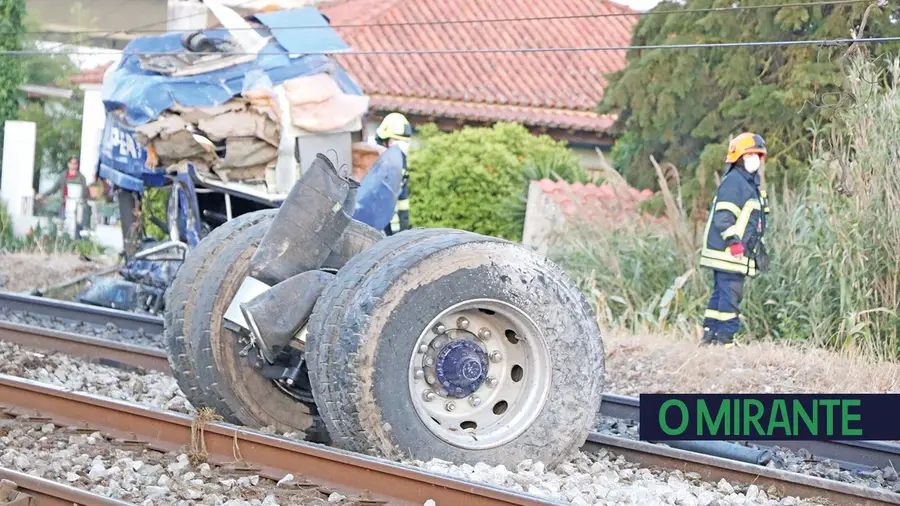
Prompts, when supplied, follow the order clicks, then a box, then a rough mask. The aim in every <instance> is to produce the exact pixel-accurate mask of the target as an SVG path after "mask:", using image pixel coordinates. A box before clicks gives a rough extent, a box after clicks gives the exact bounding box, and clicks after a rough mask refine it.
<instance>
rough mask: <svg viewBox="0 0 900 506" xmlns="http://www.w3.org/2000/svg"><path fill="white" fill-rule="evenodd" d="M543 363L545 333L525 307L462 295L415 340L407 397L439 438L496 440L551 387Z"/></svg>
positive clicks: (489, 444)
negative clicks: (468, 297) (466, 299)
mask: <svg viewBox="0 0 900 506" xmlns="http://www.w3.org/2000/svg"><path fill="white" fill-rule="evenodd" d="M485 331H487V332H485ZM473 345H474V346H473ZM479 350H480V351H479ZM485 362H486V363H485ZM550 364H551V362H550V353H549V351H548V349H547V344H546V342H545V337H544V335H543V333H542V332H541V331H540V330H539V329H538V327H537V325H536V324H535V323H534V321H533V320H532V319H531V318H530V317H528V315H526V314H525V312H524V311H522V310H521V309H519V308H517V307H515V306H513V305H511V304H509V303H507V302H503V301H499V300H495V299H473V300H468V301H465V302H462V303H459V304H456V305H454V306H452V307H450V308H447V309H445V310H444V311H442V312H441V313H440V314H439V315H438V316H436V317H435V318H434V319H433V320H432V321H431V322H430V323H429V325H428V326H427V327H426V329H425V330H424V331H423V332H422V333H421V334H420V335H419V338H418V339H417V340H416V343H415V346H414V347H413V350H412V355H411V357H410V360H409V369H408V371H407V377H408V385H409V394H410V399H411V400H412V404H413V406H414V408H415V411H416V414H417V415H418V417H419V420H420V421H421V422H422V423H423V424H424V425H425V426H426V427H427V428H428V430H429V431H431V433H432V434H434V435H435V436H437V437H438V438H440V439H441V440H443V441H445V442H447V443H450V444H451V445H453V446H457V447H459V448H463V449H468V450H485V449H489V448H495V447H497V446H501V445H504V444H506V443H508V442H510V441H512V440H513V439H515V438H517V437H519V436H520V435H522V433H524V432H525V431H526V430H527V429H528V428H529V427H530V426H531V425H532V424H533V423H534V421H535V420H536V419H537V417H538V415H539V414H540V412H541V410H542V409H543V407H544V404H545V403H546V401H547V398H548V397H549V393H550V383H551V378H552V374H551V372H552V370H551V365H550ZM479 380H480V381H479ZM454 390H455V391H454Z"/></svg>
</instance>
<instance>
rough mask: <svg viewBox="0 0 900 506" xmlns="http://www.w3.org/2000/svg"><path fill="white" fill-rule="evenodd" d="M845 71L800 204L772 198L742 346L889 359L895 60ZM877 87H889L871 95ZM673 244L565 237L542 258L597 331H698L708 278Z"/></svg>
mask: <svg viewBox="0 0 900 506" xmlns="http://www.w3.org/2000/svg"><path fill="white" fill-rule="evenodd" d="M852 62H853V63H852V65H851V66H850V75H849V76H848V78H847V79H846V82H845V95H846V96H845V98H844V100H845V101H846V102H847V103H848V106H847V107H845V108H843V109H841V110H839V111H837V113H836V119H835V125H834V127H835V129H834V130H833V131H832V133H831V135H830V137H829V138H827V139H819V140H818V141H817V156H816V158H815V159H814V160H813V161H812V162H811V164H810V170H809V173H808V174H809V175H808V180H807V181H806V182H805V184H804V186H803V187H802V188H800V189H799V190H798V191H797V192H791V191H787V190H781V191H776V189H773V188H771V187H770V188H769V193H770V208H771V210H772V212H771V215H770V219H769V225H770V228H769V231H768V233H767V244H768V245H769V250H770V254H771V256H772V270H771V271H769V272H767V273H764V274H763V275H762V276H760V277H759V278H756V279H754V280H751V281H749V282H748V285H747V290H746V298H745V300H744V303H743V304H742V313H743V318H744V327H743V328H744V330H745V331H746V333H747V334H748V335H750V336H759V337H761V336H772V337H775V338H781V339H788V340H806V341H810V342H811V343H814V344H818V345H823V346H827V347H833V348H841V347H847V346H853V347H857V348H862V349H865V350H867V351H869V352H872V353H874V354H876V355H878V356H881V357H887V358H892V359H896V358H900V336H898V331H900V316H898V314H900V284H898V281H897V272H898V270H900V255H898V253H897V245H898V244H900V177H898V174H897V169H896V153H897V152H896V139H897V138H898V137H900V122H898V121H897V120H896V118H897V117H898V114H900V87H898V84H900V83H898V82H897V80H898V79H900V60H893V61H892V62H891V64H890V67H891V68H890V69H888V72H884V71H883V70H882V71H879V70H878V69H877V68H876V65H875V64H874V63H872V62H869V61H865V60H861V59H857V60H853V61H852ZM885 74H888V75H890V76H891V77H890V79H888V78H885ZM886 79H888V80H889V81H890V84H889V85H887V86H886V88H881V87H879V86H880V84H881V83H883V82H884V81H885V80H886ZM875 125H878V127H877V128H876V127H875ZM712 186H714V185H712ZM669 214H670V215H671V213H669ZM679 219H681V220H684V219H685V218H684V216H683V215H682V216H680V217H679ZM682 225H685V226H686V225H687V224H686V223H685V224H682ZM685 226H682V228H681V230H684V229H685ZM676 237H677V236H676ZM674 243H675V244H678V243H679V241H677V240H676V241H674ZM672 244H673V241H672V235H671V234H666V233H663V232H661V231H659V230H651V229H634V230H631V231H629V232H628V233H624V232H610V231H605V230H603V229H600V228H596V227H595V228H591V229H589V230H580V231H578V232H577V233H574V234H571V237H570V238H569V239H568V240H567V241H566V243H564V244H561V245H560V246H558V247H557V248H556V249H555V250H553V251H552V252H551V258H553V259H554V260H556V261H557V262H559V263H560V264H562V265H563V267H564V268H566V269H567V270H568V272H569V273H570V274H571V275H572V276H573V277H575V278H576V279H577V280H578V281H579V282H580V284H581V286H582V287H583V289H584V290H585V291H586V292H588V293H589V294H590V295H591V296H592V298H593V300H595V301H596V304H597V307H598V314H599V316H600V318H601V319H602V320H603V323H604V324H607V325H611V326H626V327H629V328H632V329H636V330H637V329H641V330H661V329H663V328H672V327H676V328H682V330H695V329H696V326H697V325H700V324H701V322H702V318H703V309H704V308H705V306H706V303H707V301H708V297H709V294H710V288H711V280H710V278H711V275H710V274H709V271H707V270H706V269H703V270H700V271H696V270H694V268H693V267H694V266H696V265H697V262H698V260H699V255H698V252H699V251H698V250H699V247H700V245H699V244H695V246H696V248H695V249H694V251H691V252H688V251H687V249H686V248H683V247H682V248H675V247H673V246H672Z"/></svg>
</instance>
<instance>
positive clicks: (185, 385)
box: [163, 209, 278, 422]
mask: <svg viewBox="0 0 900 506" xmlns="http://www.w3.org/2000/svg"><path fill="white" fill-rule="evenodd" d="M277 211H278V210H277V209H266V210H263V211H257V212H253V213H247V214H244V215H241V216H238V217H237V218H235V219H233V220H230V221H228V222H226V223H224V224H223V225H222V226H220V227H218V228H216V229H215V230H213V231H212V232H211V233H210V234H209V235H208V236H207V237H206V238H205V239H204V240H203V241H200V244H198V245H197V247H196V248H194V249H193V250H191V251H189V252H188V254H187V257H186V258H185V261H184V263H183V264H181V267H179V268H178V273H177V274H176V275H175V279H174V280H173V281H172V284H171V285H170V286H169V289H168V290H166V308H167V311H165V315H164V318H163V322H164V328H165V330H164V335H165V343H166V348H167V352H168V356H169V364H170V365H171V367H172V372H173V375H174V376H175V380H176V381H177V382H178V386H179V388H181V391H182V392H183V393H184V395H185V397H186V398H187V400H188V401H189V402H190V403H191V404H192V405H193V406H194V407H196V408H198V409H199V408H202V407H211V408H213V409H216V410H217V411H218V412H221V410H222V409H223V408H224V406H211V405H209V403H207V402H206V400H205V399H204V398H203V396H202V395H201V394H200V391H201V390H200V383H199V381H198V380H197V375H196V371H195V366H194V363H193V362H192V360H191V353H190V344H191V343H190V340H189V339H187V338H186V337H185V329H190V326H191V315H192V309H193V306H192V305H191V304H188V299H189V297H190V296H191V294H192V293H193V292H194V291H195V287H196V285H197V284H198V283H199V282H200V280H201V279H202V278H203V276H204V273H205V272H206V268H207V267H208V266H209V264H210V261H211V260H212V259H213V258H215V257H216V256H217V255H218V254H219V252H220V251H221V250H222V248H223V247H225V245H227V244H229V243H230V242H231V240H232V239H233V238H234V236H235V235H236V234H238V233H239V232H242V231H244V230H246V229H247V228H248V227H251V226H253V225H255V224H257V223H259V222H260V221H267V222H268V221H271V220H272V218H274V216H275V213H276V212H277ZM230 421H232V422H234V420H230Z"/></svg>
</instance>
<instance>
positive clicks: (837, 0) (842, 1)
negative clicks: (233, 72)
mask: <svg viewBox="0 0 900 506" xmlns="http://www.w3.org/2000/svg"><path fill="white" fill-rule="evenodd" d="M250 1H253V0H248V1H246V2H242V3H241V4H238V5H243V4H246V3H249V2H250ZM872 2H873V0H829V1H821V2H815V1H807V2H795V3H781V4H769V5H738V6H733V7H708V8H702V9H669V10H662V11H645V12H610V13H597V14H570V15H557V16H534V17H509V18H485V19H448V20H431V21H397V22H390V23H349V24H333V25H326V26H320V25H301V26H285V27H278V30H313V29H319V30H321V29H323V28H391V27H404V26H442V25H465V24H482V23H516V22H525V21H570V20H578V19H597V18H618V17H643V16H654V15H668V14H698V13H720V12H739V11H750V10H762V9H781V8H791V7H820V6H832V5H849V4H864V3H872ZM185 17H190V16H185ZM177 19H180V18H172V19H170V20H168V21H174V20H177ZM160 23H162V22H156V23H152V24H149V25H143V26H139V27H135V28H129V29H126V30H92V31H83V32H60V31H33V32H25V34H26V35H69V34H71V35H84V34H126V35H129V34H133V32H141V33H167V30H161V29H156V30H143V29H142V28H145V27H149V26H155V25H158V24H160ZM232 30H256V28H252V27H251V28H238V29H234V28H232ZM0 35H3V33H2V32H0Z"/></svg>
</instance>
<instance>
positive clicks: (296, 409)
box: [189, 219, 380, 442]
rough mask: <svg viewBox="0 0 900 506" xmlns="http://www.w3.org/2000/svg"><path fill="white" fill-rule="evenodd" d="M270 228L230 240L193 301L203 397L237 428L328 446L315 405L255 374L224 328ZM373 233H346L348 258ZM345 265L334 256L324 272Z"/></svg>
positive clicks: (364, 229) (261, 226)
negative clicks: (297, 436) (271, 429)
mask: <svg viewBox="0 0 900 506" xmlns="http://www.w3.org/2000/svg"><path fill="white" fill-rule="evenodd" d="M270 225H271V220H268V219H264V220H261V221H260V222H259V223H256V224H254V225H251V226H250V227H247V228H245V229H243V230H241V231H239V232H237V233H235V234H234V235H233V236H231V238H230V240H229V242H228V243H227V244H224V245H223V246H222V248H221V249H220V250H219V251H218V253H217V254H216V255H215V256H214V258H213V259H212V260H211V261H210V262H209V264H208V266H207V268H206V269H205V270H204V272H203V274H202V277H201V279H199V280H198V281H197V282H196V286H195V290H194V292H193V295H192V296H191V300H190V303H191V304H192V305H193V318H192V319H191V323H190V333H189V336H190V340H191V344H190V347H189V351H190V355H191V362H192V364H193V365H194V366H195V370H196V376H197V380H198V383H199V385H200V393H199V396H200V398H202V399H203V400H204V401H205V402H206V403H207V404H208V405H211V406H215V407H216V410H217V412H218V413H219V414H221V415H222V416H223V417H224V418H225V419H226V420H228V421H231V422H232V423H239V424H242V425H249V426H253V427H267V426H271V427H274V428H275V429H276V430H277V431H280V432H301V433H303V434H304V436H305V438H306V439H307V440H310V441H317V442H328V441H329V439H328V433H327V431H326V430H325V427H324V425H323V424H322V422H321V419H319V418H318V416H317V410H316V407H315V404H314V403H312V402H307V403H304V402H300V401H298V400H296V399H295V398H292V397H289V396H288V395H287V394H286V393H285V392H283V391H282V390H281V389H280V388H279V387H278V386H277V385H276V384H275V383H274V382H272V381H271V380H268V379H266V378H264V377H263V376H262V375H260V374H259V373H258V372H257V371H256V370H255V369H253V368H252V367H251V365H250V363H249V360H248V358H249V357H241V356H239V352H240V351H241V350H242V349H243V348H244V347H245V346H246V344H247V343H246V342H244V341H242V340H241V339H240V336H239V335H238V334H236V333H235V332H233V331H231V330H230V329H228V328H226V325H225V319H224V314H225V311H226V310H227V308H228V306H229V304H230V303H231V300H232V299H233V297H234V295H235V294H236V293H237V290H238V288H239V287H240V285H241V283H242V282H243V280H244V279H245V278H246V276H247V275H248V274H249V273H250V259H251V258H252V256H253V254H254V253H255V252H256V249H257V247H258V246H259V243H260V241H261V240H262V238H263V237H264V236H265V233H266V231H267V230H268V227H269V226H270ZM373 231H374V229H371V227H368V226H366V225H364V224H362V223H359V222H354V223H353V224H352V226H351V227H348V229H347V231H346V232H345V233H346V234H350V235H351V237H349V238H348V239H350V240H351V242H352V247H349V248H347V249H345V251H346V252H348V253H346V254H352V253H353V252H355V251H362V250H364V249H365V248H366V247H368V246H370V245H371V244H373V243H374V242H375V241H376V240H377V239H378V238H380V235H374V234H372V232H373ZM374 232H376V233H377V231H374ZM367 241H368V242H367ZM345 262H346V259H345V258H344V257H343V256H342V255H333V256H331V257H329V259H328V260H326V264H325V265H324V266H323V268H328V269H332V270H338V269H340V267H342V266H343V265H344V263H345Z"/></svg>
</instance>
